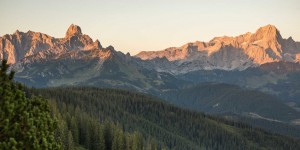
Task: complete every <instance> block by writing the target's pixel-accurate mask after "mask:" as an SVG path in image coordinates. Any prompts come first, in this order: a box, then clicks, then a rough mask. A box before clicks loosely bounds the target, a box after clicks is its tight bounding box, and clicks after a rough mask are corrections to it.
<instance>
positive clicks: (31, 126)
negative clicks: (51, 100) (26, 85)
mask: <svg viewBox="0 0 300 150" xmlns="http://www.w3.org/2000/svg"><path fill="white" fill-rule="evenodd" d="M0 69H1V70H0V149H1V150H6V149H7V150H11V149H30V150H32V149H59V148H60V145H59V144H58V142H56V140H55V138H54V130H55V127H56V122H55V121H54V120H53V119H52V117H51V115H50V108H49V106H48V103H47V101H46V100H44V99H42V98H40V97H32V98H27V97H26V96H25V93H24V91H23V89H22V86H21V85H18V84H15V83H13V82H12V79H13V75H14V73H13V72H11V73H10V74H8V75H7V69H8V65H7V64H6V61H5V60H4V61H2V64H1V68H0Z"/></svg>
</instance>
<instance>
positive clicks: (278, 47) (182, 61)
mask: <svg viewBox="0 0 300 150" xmlns="http://www.w3.org/2000/svg"><path fill="white" fill-rule="evenodd" d="M135 57H139V58H141V59H142V60H153V63H155V61H154V59H155V58H163V57H166V58H167V59H168V60H169V61H170V62H171V63H172V64H174V66H173V68H171V69H170V67H165V68H159V69H160V70H169V72H173V73H185V72H189V71H193V70H201V69H204V70H212V69H222V70H234V69H238V70H244V69H246V68H248V67H252V66H259V65H262V64H265V63H271V62H278V61H288V62H299V60H300V44H299V42H295V41H294V40H292V38H289V39H283V38H282V36H281V34H280V31H279V30H278V29H277V28H276V27H275V26H274V25H266V26H263V27H260V28H259V29H257V30H256V32H254V33H250V32H247V33H245V34H242V35H240V36H236V37H232V36H222V37H215V38H213V39H212V40H210V41H209V42H193V43H187V44H185V45H183V46H181V47H175V48H174V47H171V48H167V49H164V50H161V51H149V52H147V51H144V52H140V53H138V54H137V55H136V56H135ZM155 66H159V64H155ZM165 66H166V65H165Z"/></svg>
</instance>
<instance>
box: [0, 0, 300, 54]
mask: <svg viewBox="0 0 300 150" xmlns="http://www.w3.org/2000/svg"><path fill="white" fill-rule="evenodd" d="M72 23H74V24H76V25H79V26H80V27H81V29H82V32H83V33H84V34H88V35H90V36H91V37H92V38H93V39H94V40H95V39H99V40H100V42H101V44H102V45H103V46H105V47H106V46H109V45H113V46H114V47H115V48H116V49H117V50H120V51H123V52H130V53H131V54H136V53H137V52H138V51H142V50H161V49H164V48H167V47H171V46H181V45H183V44H185V43H187V42H193V41H196V40H199V41H208V40H210V39H211V38H213V37H215V36H223V35H228V36H236V35H239V34H243V33H246V32H248V31H249V32H255V30H256V29H257V28H258V27H260V26H264V25H267V24H273V25H275V26H276V27H277V28H278V29H279V30H280V31H281V34H282V36H283V37H285V38H287V37H289V36H292V37H293V39H294V40H296V41H300V0H1V1H0V36H2V35H4V34H7V33H10V34H11V33H14V32H15V31H16V30H17V29H19V30H20V31H23V32H27V31H28V30H32V31H39V32H42V33H46V34H49V35H51V36H54V37H64V35H65V32H66V30H67V28H68V26H69V25H70V24H72Z"/></svg>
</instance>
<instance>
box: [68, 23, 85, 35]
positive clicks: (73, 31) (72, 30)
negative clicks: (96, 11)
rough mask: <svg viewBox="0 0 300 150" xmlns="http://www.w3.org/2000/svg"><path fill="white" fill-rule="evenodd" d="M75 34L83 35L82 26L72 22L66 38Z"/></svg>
mask: <svg viewBox="0 0 300 150" xmlns="http://www.w3.org/2000/svg"><path fill="white" fill-rule="evenodd" d="M74 35H77V36H78V35H82V32H81V28H80V27H79V26H77V25H74V24H71V25H70V26H69V28H68V30H67V32H66V36H65V38H68V37H71V36H74Z"/></svg>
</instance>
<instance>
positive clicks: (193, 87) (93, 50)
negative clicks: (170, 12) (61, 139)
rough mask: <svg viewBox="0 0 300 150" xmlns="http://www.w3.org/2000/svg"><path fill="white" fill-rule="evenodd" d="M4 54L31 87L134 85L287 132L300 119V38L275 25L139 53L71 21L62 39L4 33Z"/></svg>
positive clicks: (0, 42) (0, 55) (0, 46)
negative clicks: (91, 34) (116, 45)
mask: <svg viewBox="0 0 300 150" xmlns="http://www.w3.org/2000/svg"><path fill="white" fill-rule="evenodd" d="M0 59H1V60H3V59H7V60H8V63H10V64H11V65H12V67H11V69H12V70H15V71H16V76H15V80H16V81H18V82H21V83H24V84H25V85H27V86H33V87H57V86H94V87H105V88H122V89H130V90H136V91H139V92H144V93H149V94H152V95H154V96H156V97H160V98H162V99H165V100H167V101H169V102H170V103H174V104H176V105H178V106H180V107H186V108H189V109H193V110H196V111H201V112H206V113H213V114H218V115H222V116H226V117H228V116H229V117H232V118H236V117H235V116H238V117H237V118H238V119H242V118H244V117H246V118H248V120H247V121H249V118H251V119H255V121H250V123H252V124H255V122H257V120H261V121H267V122H268V123H270V122H271V123H273V124H277V125H278V127H279V128H280V129H281V131H280V133H284V134H290V132H287V131H285V128H284V126H287V125H288V126H293V127H294V126H296V127H295V128H298V125H299V124H300V123H299V122H300V121H299V119H300V99H299V97H300V78H299V76H300V64H299V62H300V42H296V41H294V40H293V39H292V38H291V37H289V38H288V39H284V38H283V37H282V36H281V35H280V32H279V30H278V29H277V28H276V27H275V26H272V25H267V26H264V27H261V28H259V29H258V30H257V31H256V32H255V33H249V32H248V33H246V34H243V35H240V36H237V37H228V36H223V37H216V38H213V39H212V40H211V41H209V42H200V41H196V42H192V43H187V44H185V45H183V46H181V47H171V48H167V49H165V50H162V51H148V52H140V53H138V54H137V55H135V56H131V55H130V54H129V53H127V54H124V53H122V52H120V51H117V50H115V49H114V47H113V46H108V47H103V46H102V45H101V43H100V42H99V40H95V41H94V40H93V39H92V38H90V37H89V36H88V35H85V34H83V33H82V30H81V28H80V27H79V26H77V25H74V24H72V25H70V27H69V28H68V30H67V31H66V35H65V37H63V38H55V37H52V36H50V35H47V34H44V33H40V32H33V31H28V32H26V33H25V32H20V31H18V30H17V31H16V32H15V33H13V34H6V35H4V36H2V37H0ZM243 96H246V97H243ZM275 114H276V115H275ZM258 126H260V127H266V128H268V129H271V127H270V126H271V125H269V124H268V125H266V123H264V124H262V125H258ZM272 130H274V131H276V129H272ZM296 130H297V131H295V132H294V133H296V134H297V135H295V136H297V137H300V132H298V131H300V129H296ZM297 132H298V133H297Z"/></svg>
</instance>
